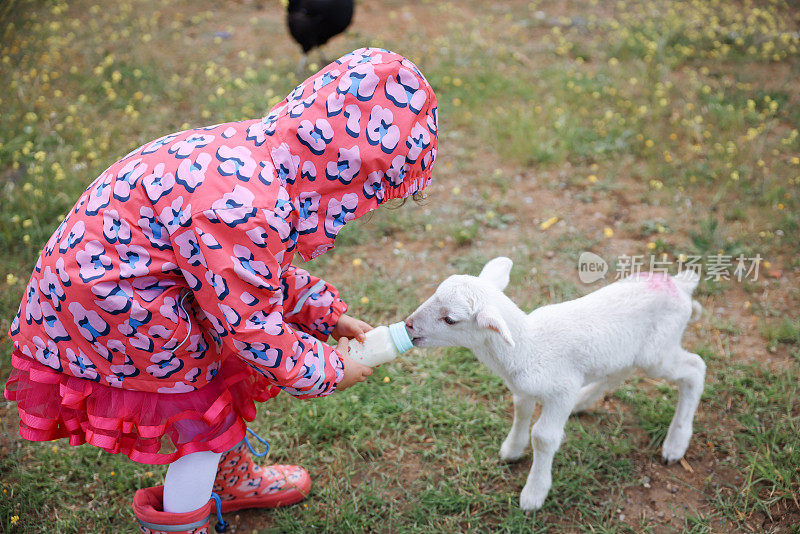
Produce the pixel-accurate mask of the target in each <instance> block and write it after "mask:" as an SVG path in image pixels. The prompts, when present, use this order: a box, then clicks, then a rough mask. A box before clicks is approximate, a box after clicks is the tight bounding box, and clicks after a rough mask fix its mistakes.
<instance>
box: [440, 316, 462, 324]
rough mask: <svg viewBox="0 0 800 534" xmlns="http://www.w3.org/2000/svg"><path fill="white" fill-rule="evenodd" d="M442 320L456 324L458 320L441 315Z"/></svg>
mask: <svg viewBox="0 0 800 534" xmlns="http://www.w3.org/2000/svg"><path fill="white" fill-rule="evenodd" d="M442 321H444V322H446V323H447V324H456V323H457V322H458V321H455V320H453V319H451V318H450V317H443V318H442Z"/></svg>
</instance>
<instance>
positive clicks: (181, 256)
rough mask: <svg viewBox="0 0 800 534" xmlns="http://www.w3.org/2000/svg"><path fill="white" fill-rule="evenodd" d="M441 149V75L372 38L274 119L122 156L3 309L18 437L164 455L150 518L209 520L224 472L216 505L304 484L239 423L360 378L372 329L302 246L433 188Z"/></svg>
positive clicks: (294, 494) (268, 498)
mask: <svg viewBox="0 0 800 534" xmlns="http://www.w3.org/2000/svg"><path fill="white" fill-rule="evenodd" d="M436 147H437V112H436V97H435V95H434V93H433V89H432V88H431V86H430V85H429V84H428V82H427V81H426V80H425V78H424V77H423V76H422V74H421V73H420V71H419V70H418V69H417V68H416V66H414V64H413V63H411V62H410V61H408V60H407V59H405V58H403V57H402V56H399V55H397V54H394V53H392V52H388V51H386V50H380V49H374V48H365V49H360V50H356V51H354V52H352V53H350V54H347V55H346V56H344V57H342V58H340V59H338V60H336V61H335V62H333V63H331V64H330V65H328V66H327V67H325V68H324V69H322V70H321V71H320V72H318V73H317V74H315V75H314V76H312V77H311V78H309V79H307V80H306V81H304V82H303V83H301V84H300V85H299V86H297V88H295V90H294V91H292V92H291V94H289V96H288V97H286V99H284V100H283V101H282V102H280V103H279V104H278V105H277V106H275V107H274V108H273V109H272V110H271V111H270V113H269V115H267V116H266V117H265V118H264V119H256V120H248V121H242V122H232V123H226V124H219V125H216V126H210V127H206V128H197V129H194V130H188V131H185V132H180V133H176V134H171V135H168V136H166V137H162V138H160V139H158V140H156V141H153V142H152V143H149V144H147V145H145V146H143V147H141V148H138V149H136V150H134V151H133V152H131V153H130V154H128V155H127V156H125V157H124V158H122V159H121V160H119V161H118V162H117V163H115V164H113V165H112V166H111V167H109V168H108V169H107V170H106V171H105V172H103V173H102V174H101V175H100V176H99V177H98V178H97V179H96V180H95V181H94V182H93V183H92V184H91V185H90V186H89V187H88V188H87V189H86V191H85V192H84V193H83V195H82V196H81V197H80V199H78V202H77V203H76V204H75V207H74V208H73V209H71V210H70V211H69V213H67V215H66V217H65V219H64V221H63V222H62V223H61V225H60V226H59V227H58V229H57V230H56V232H55V234H53V236H52V237H51V238H50V240H49V241H48V242H47V244H46V246H45V247H44V250H43V251H42V253H41V256H40V257H39V260H38V261H37V263H36V267H35V270H34V272H33V275H32V277H31V280H30V282H29V283H28V286H27V288H26V291H25V297H24V299H23V301H22V304H21V306H20V310H19V313H18V314H17V316H16V318H15V319H14V321H13V323H12V325H11V331H10V335H11V337H12V339H13V341H14V352H13V354H12V364H13V367H14V369H13V370H12V373H11V376H10V378H9V380H8V383H7V384H6V389H5V396H6V398H8V399H10V400H14V401H16V402H17V403H18V409H19V415H20V419H21V421H20V434H21V435H22V437H23V438H25V439H28V440H31V441H45V440H53V439H58V438H64V437H66V438H69V442H70V444H71V445H80V444H82V443H90V444H92V445H94V446H96V447H100V448H102V449H104V450H105V451H107V452H110V453H122V454H125V455H127V456H128V457H129V458H131V459H132V460H134V461H136V462H141V463H146V464H164V463H169V464H170V465H169V468H168V470H167V475H166V479H165V482H164V486H158V487H153V488H145V489H141V490H139V491H138V492H137V493H136V495H135V497H134V505H133V506H134V513H135V515H136V517H137V518H138V519H139V522H140V526H141V529H142V532H146V533H148V532H162V531H168V532H206V531H207V529H208V518H209V514H210V512H211V508H212V500H210V498H211V495H212V486H213V490H214V491H215V492H216V493H217V494H218V495H219V498H220V499H221V500H222V510H223V511H224V510H238V509H241V508H247V507H271V506H279V505H284V504H290V503H294V502H297V501H299V500H301V499H302V498H304V497H305V495H306V494H307V493H308V491H309V488H310V484H311V483H310V479H309V477H308V473H306V471H305V470H303V469H302V468H300V467H296V466H285V465H276V466H270V467H266V468H262V467H259V466H257V465H255V464H254V463H253V461H252V460H251V458H250V455H249V453H248V448H249V447H246V445H247V444H246V440H245V439H244V438H245V432H246V426H245V421H251V420H253V418H254V417H255V414H256V411H255V405H254V401H258V402H262V401H266V400H267V399H270V398H272V397H274V396H275V395H277V394H278V393H279V391H280V390H283V391H286V392H287V393H289V394H290V395H293V396H295V397H298V398H301V399H306V398H312V397H320V396H324V395H328V394H330V393H333V391H334V390H336V389H337V388H338V389H344V388H345V387H347V386H350V385H352V384H353V383H355V382H357V381H362V380H364V379H365V378H366V377H367V376H368V375H369V374H371V372H372V370H371V369H370V368H368V367H363V366H361V365H359V364H357V363H355V362H352V361H350V360H349V359H348V357H347V337H358V338H361V337H362V336H363V333H364V332H365V331H367V330H369V329H370V326H369V325H367V324H366V323H364V322H362V321H359V320H357V319H353V318H351V317H348V316H347V315H345V314H344V312H345V311H346V310H347V305H346V304H345V303H344V302H343V301H342V300H341V299H340V298H339V294H338V292H337V291H336V289H335V288H334V287H333V286H331V285H330V284H327V283H326V282H324V281H322V280H320V279H319V278H315V277H313V276H311V275H309V274H308V273H307V272H306V271H304V270H303V269H300V268H298V267H295V266H294V265H292V260H293V259H294V256H295V253H297V254H299V255H300V256H301V257H302V258H303V260H309V259H311V258H314V257H316V256H319V255H320V254H322V253H324V252H326V251H328V250H330V249H331V248H333V246H334V239H335V238H336V235H337V234H338V232H339V230H341V228H342V226H344V224H345V223H347V222H348V221H350V220H352V219H356V218H358V217H361V216H362V215H364V214H365V213H367V212H370V211H372V210H374V209H375V208H377V207H378V206H379V205H381V204H383V203H384V202H386V201H387V200H389V199H393V198H405V197H408V196H411V195H413V194H415V193H417V192H419V191H421V190H422V189H423V188H425V186H426V185H427V184H428V182H429V181H430V177H431V169H432V167H433V163H434V159H435V157H436ZM329 335H333V337H334V338H338V339H339V340H340V343H339V345H338V348H337V349H333V348H332V347H330V346H328V345H326V344H325V343H323V342H324V341H325V340H327V338H328V336H329Z"/></svg>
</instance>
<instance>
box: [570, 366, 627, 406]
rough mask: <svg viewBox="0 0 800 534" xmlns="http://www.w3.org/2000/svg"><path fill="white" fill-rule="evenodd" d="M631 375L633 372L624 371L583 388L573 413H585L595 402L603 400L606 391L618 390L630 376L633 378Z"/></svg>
mask: <svg viewBox="0 0 800 534" xmlns="http://www.w3.org/2000/svg"><path fill="white" fill-rule="evenodd" d="M631 373H632V371H623V372H620V373H616V374H613V375H608V376H607V377H605V378H603V379H600V380H597V381H596V382H592V383H590V384H587V385H585V386H583V387H582V388H581V392H580V396H579V397H578V402H576V403H575V407H574V408H572V413H581V412H585V411H586V410H588V409H589V408H591V407H592V406H593V405H594V403H595V402H597V401H599V400H600V399H601V398H603V395H604V394H605V392H606V391H611V390H614V389H617V387H618V386H619V385H620V384H622V383H623V382H624V381H625V380H626V379H627V378H628V377H629V376H631Z"/></svg>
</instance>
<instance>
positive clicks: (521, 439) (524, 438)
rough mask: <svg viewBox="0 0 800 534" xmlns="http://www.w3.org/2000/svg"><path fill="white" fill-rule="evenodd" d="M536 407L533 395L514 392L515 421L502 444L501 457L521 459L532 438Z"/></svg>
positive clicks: (511, 460)
mask: <svg viewBox="0 0 800 534" xmlns="http://www.w3.org/2000/svg"><path fill="white" fill-rule="evenodd" d="M535 408H536V401H535V400H534V399H533V398H532V397H528V396H525V395H517V394H514V423H513V424H512V425H511V431H510V432H509V433H508V436H507V437H506V439H505V441H504V442H503V445H501V446H500V458H502V459H503V460H506V461H507V462H513V461H515V460H519V459H520V457H521V456H522V455H523V454H524V453H525V449H526V448H527V446H528V443H530V439H531V433H530V429H531V418H532V417H533V411H534V409H535Z"/></svg>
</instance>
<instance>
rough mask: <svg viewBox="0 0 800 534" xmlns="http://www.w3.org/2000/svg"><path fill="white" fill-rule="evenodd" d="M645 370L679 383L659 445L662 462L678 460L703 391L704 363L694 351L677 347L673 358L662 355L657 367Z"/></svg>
mask: <svg viewBox="0 0 800 534" xmlns="http://www.w3.org/2000/svg"><path fill="white" fill-rule="evenodd" d="M646 371H647V372H648V374H650V375H651V376H655V377H659V378H665V379H667V380H672V381H674V382H677V384H678V405H677V407H676V408H675V415H674V417H673V418H672V423H670V425H669V431H667V437H666V438H665V439H664V445H663V448H662V457H663V459H664V461H665V462H667V463H673V462H677V461H678V460H680V459H681V458H683V455H684V454H685V453H686V449H687V448H688V447H689V440H690V439H691V438H692V421H693V420H694V412H695V411H696V410H697V405H698V404H699V402H700V396H701V395H702V394H703V384H704V382H705V376H706V364H705V362H704V361H703V359H702V358H700V356H698V355H697V354H693V353H691V352H689V351H687V350H684V349H683V348H681V347H678V348H677V349H676V352H675V355H674V357H673V358H664V363H663V364H662V365H661V366H660V367H658V368H656V369H647V370H646Z"/></svg>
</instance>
